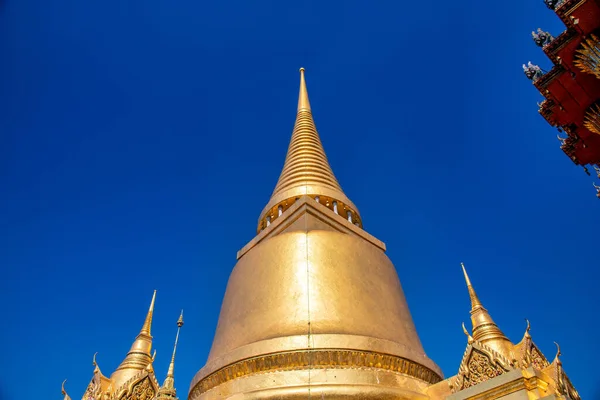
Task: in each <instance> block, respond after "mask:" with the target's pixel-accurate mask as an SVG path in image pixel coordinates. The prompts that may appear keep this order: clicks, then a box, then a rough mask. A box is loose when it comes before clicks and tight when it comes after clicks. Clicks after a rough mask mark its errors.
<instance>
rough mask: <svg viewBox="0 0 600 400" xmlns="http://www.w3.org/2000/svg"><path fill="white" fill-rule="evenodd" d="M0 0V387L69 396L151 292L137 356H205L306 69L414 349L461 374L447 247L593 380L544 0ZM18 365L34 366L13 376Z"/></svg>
mask: <svg viewBox="0 0 600 400" xmlns="http://www.w3.org/2000/svg"><path fill="white" fill-rule="evenodd" d="M382 3H383V2H360V1H350V0H346V1H343V2H342V1H337V2H323V1H303V2H288V1H285V2H282V1H275V0H273V1H252V2H248V1H211V2H206V1H205V2H200V1H192V0H178V1H159V0H143V1H142V0H126V1H124V0H104V1H81V0H63V1H41V0H38V1H35V0H0V187H1V189H0V190H1V196H0V213H1V214H0V221H1V224H0V237H1V239H2V240H1V242H0V243H1V244H0V266H1V267H2V277H1V278H0V304H1V307H2V308H1V312H2V329H0V346H1V348H0V353H1V354H2V355H1V356H0V359H1V361H0V393H1V394H0V396H1V397H2V398H3V399H9V400H12V399H21V400H34V399H39V398H56V399H60V398H61V397H60V384H61V382H62V380H63V379H65V378H68V380H69V381H68V384H67V388H68V390H69V392H70V394H71V396H72V397H73V398H74V399H77V398H80V396H81V395H82V394H83V391H84V389H85V387H86V385H87V384H88V382H89V380H90V378H91V376H92V365H91V360H92V355H93V354H94V353H95V352H98V353H99V354H98V362H99V364H100V367H101V368H102V370H103V371H104V373H105V374H107V375H108V374H110V373H111V372H112V371H113V370H114V368H116V367H117V365H118V364H119V362H120V361H121V360H122V359H123V357H124V356H125V354H126V352H127V350H128V349H129V346H130V344H131V342H132V340H133V338H134V337H135V335H136V334H137V332H138V331H139V329H140V327H141V325H142V322H143V318H144V314H145V312H146V309H147V306H148V303H149V301H150V297H151V295H152V290H153V289H157V290H158V295H157V304H156V313H155V320H154V328H153V334H154V337H155V347H156V348H157V350H158V355H157V359H156V370H157V374H158V377H159V380H160V381H161V382H162V379H163V378H164V374H165V373H166V369H167V364H168V360H169V355H170V352H171V346H172V342H173V340H174V336H175V330H176V326H175V321H176V320H177V317H178V314H179V310H180V309H181V308H183V309H185V316H186V325H185V326H184V328H183V331H182V335H181V340H180V352H179V353H178V360H177V367H176V384H177V387H178V389H179V393H180V396H181V397H182V398H186V395H187V390H188V385H189V382H190V380H191V378H192V376H193V375H194V374H195V372H196V371H197V370H198V369H199V368H200V367H201V366H202V365H203V364H204V361H205V360H206V356H207V354H208V351H209V349H210V346H211V341H212V336H213V333H214V330H215V327H216V322H217V318H218V313H219V309H220V305H221V300H222V298H223V294H224V290H225V286H226V283H227V279H228V276H229V273H230V271H231V270H232V268H233V266H234V264H235V254H236V251H237V250H239V249H240V248H241V247H242V246H243V245H244V244H245V243H246V242H248V241H249V240H251V239H252V238H253V236H254V234H255V227H256V223H257V218H258V216H259V212H260V210H261V209H262V207H263V206H264V205H265V204H266V202H267V201H268V199H269V196H270V193H271V191H272V189H273V187H274V185H275V183H276V181H277V178H278V176H279V172H280V170H281V167H282V164H283V160H284V157H285V152H286V149H287V145H288V141H289V137H290V134H291V131H292V127H293V122H294V118H295V107H296V101H297V91H298V68H299V67H301V66H303V67H305V68H306V71H307V81H308V89H309V93H310V98H311V103H312V106H313V111H314V116H315V120H316V124H317V128H318V129H319V132H320V134H321V138H322V140H323V143H324V146H325V150H326V151H327V154H328V156H329V160H330V162H331V165H332V166H333V170H334V172H335V174H336V175H337V178H338V179H339V181H340V182H341V184H342V186H343V188H344V190H345V192H346V194H347V195H348V196H349V197H350V198H351V199H352V200H353V201H354V203H355V204H356V205H357V206H358V207H359V208H360V210H361V214H362V217H363V221H364V225H365V229H366V230H367V231H368V232H370V233H372V234H374V235H375V236H376V237H378V238H380V239H381V240H383V241H384V242H386V244H387V246H388V249H389V250H388V255H389V256H390V258H391V259H392V260H393V261H394V263H395V265H396V268H397V270H398V273H399V275H400V280H401V281H402V284H403V286H404V289H405V292H406V296H407V299H408V302H409V305H410V306H411V311H412V313H413V317H414V320H415V323H416V325H417V329H418V332H419V334H420V337H421V339H422V341H423V344H424V347H425V349H426V351H427V353H428V355H429V356H430V357H431V358H432V359H433V360H434V361H436V362H437V363H438V364H439V365H440V366H441V367H442V369H443V371H444V373H445V375H446V376H451V375H454V374H456V372H457V368H458V365H459V363H460V360H461V357H462V354H463V351H464V350H465V346H466V339H465V337H464V335H463V333H462V330H461V327H460V325H461V323H462V322H463V321H465V322H467V326H470V324H469V312H468V311H469V299H468V294H467V291H466V288H465V285H464V281H463V277H462V274H461V270H460V262H461V261H463V262H465V263H466V265H467V267H468V269H469V271H470V274H471V278H472V281H473V283H474V285H475V286H476V289H477V290H478V292H479V294H480V297H481V299H482V301H483V302H484V304H485V305H486V306H487V308H488V309H489V310H490V312H491V313H492V315H493V317H494V318H495V319H496V322H498V324H499V325H500V327H501V328H502V329H503V330H504V331H505V333H506V334H507V335H509V337H510V338H511V339H512V340H513V341H519V340H520V339H521V337H522V335H523V332H524V329H525V321H524V319H525V318H529V319H530V320H531V323H532V331H531V333H532V335H533V338H534V340H535V341H536V343H537V344H538V345H539V346H540V348H541V349H542V351H543V352H545V354H546V355H547V356H548V357H549V358H553V357H554V354H555V347H554V344H553V341H557V342H559V343H560V344H561V346H562V350H563V362H564V366H565V368H566V371H567V372H568V373H569V375H570V377H571V378H572V381H573V382H574V384H575V385H576V387H577V388H578V390H579V391H580V393H581V395H582V397H583V398H584V399H586V398H587V399H591V398H593V397H594V396H600V388H598V384H597V383H596V382H594V381H597V377H595V375H596V374H597V360H598V356H599V353H600V345H599V343H598V336H597V332H598V329H599V326H598V321H597V315H598V311H597V307H598V305H599V304H600V290H598V279H599V272H598V267H599V266H600V265H599V264H600V262H599V259H598V226H599V224H600V215H599V213H598V210H599V208H598V207H599V206H600V203H599V201H598V199H597V198H596V197H595V196H594V194H595V193H594V189H593V187H592V181H593V179H592V178H591V177H588V176H586V175H585V174H584V173H583V170H582V169H581V168H580V167H576V166H574V165H573V164H572V162H571V161H570V160H569V159H568V158H567V157H566V156H565V155H564V154H563V153H562V152H561V151H560V149H559V142H558V140H557V139H556V131H555V130H554V129H553V128H551V127H550V126H548V125H547V124H546V122H545V121H544V120H543V119H542V118H541V117H540V116H539V115H538V114H537V107H536V102H538V101H540V100H541V99H542V98H541V96H540V95H539V93H537V92H536V90H535V89H534V88H533V87H532V85H531V84H530V82H529V81H527V79H526V78H525V76H524V75H523V73H522V70H521V64H522V63H524V62H527V61H529V60H531V61H533V62H535V63H539V64H540V65H541V66H542V67H544V68H546V69H548V68H549V67H550V62H549V61H548V60H546V58H545V56H544V55H543V53H542V52H541V50H540V49H538V48H537V47H536V46H535V45H534V44H533V42H532V40H531V39H530V32H531V30H533V29H535V28H537V27H538V26H540V27H543V28H545V29H548V30H550V31H551V32H552V33H553V34H555V35H556V34H558V33H560V32H561V31H562V30H563V27H562V25H561V23H560V21H559V20H558V18H557V17H556V16H555V15H554V14H553V13H552V12H551V11H549V10H548V9H547V8H546V7H545V6H544V4H543V2H542V0H528V1H523V0H506V1H502V2H481V1H466V2H453V1H442V0H438V1H431V2H417V1H412V2H400V1H395V2H391V1H390V2H386V3H387V5H382ZM32 375H33V377H32Z"/></svg>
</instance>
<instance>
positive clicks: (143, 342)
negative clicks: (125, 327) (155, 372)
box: [110, 290, 156, 390]
mask: <svg viewBox="0 0 600 400" xmlns="http://www.w3.org/2000/svg"><path fill="white" fill-rule="evenodd" d="M155 299H156V290H155V291H154V294H153V295H152V301H151V302H150V308H149V309H148V313H147V314H146V319H145V320H144V325H143V326H142V329H141V330H140V333H139V334H138V335H137V337H136V338H135V341H134V342H133V344H132V345H131V349H130V350H129V352H128V353H127V356H125V359H124V360H123V362H122V363H121V365H119V367H118V368H117V369H116V370H115V372H113V374H112V375H111V377H110V379H111V380H112V382H113V387H114V388H115V389H116V390H118V389H119V388H120V387H121V385H122V384H123V383H125V382H127V381H128V380H129V379H131V378H132V377H133V376H135V375H136V374H137V373H138V372H140V371H143V370H144V369H145V368H147V367H148V364H151V363H152V356H151V355H150V351H151V350H152V336H151V335H150V331H151V327H152V315H153V313H154V301H155Z"/></svg>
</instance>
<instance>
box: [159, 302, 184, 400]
mask: <svg viewBox="0 0 600 400" xmlns="http://www.w3.org/2000/svg"><path fill="white" fill-rule="evenodd" d="M182 326H183V310H181V314H180V315H179V319H178V320H177V335H175V345H174V346H173V355H172V356H171V363H170V364H169V370H168V371H167V377H166V378H165V381H164V382H163V385H162V386H161V387H160V389H159V390H158V395H157V396H156V400H177V390H176V389H175V354H176V353H177V343H178V342H179V331H180V330H181V327H182Z"/></svg>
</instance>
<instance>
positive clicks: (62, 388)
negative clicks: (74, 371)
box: [60, 379, 71, 400]
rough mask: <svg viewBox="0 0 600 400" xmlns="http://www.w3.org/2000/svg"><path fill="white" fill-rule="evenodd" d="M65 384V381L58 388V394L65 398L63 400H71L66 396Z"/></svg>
mask: <svg viewBox="0 0 600 400" xmlns="http://www.w3.org/2000/svg"><path fill="white" fill-rule="evenodd" d="M66 382H67V380H66V379H65V380H64V381H63V383H62V385H61V387H60V392H61V393H62V395H63V396H65V398H64V400H71V397H69V395H68V394H67V391H66V390H65V383H66Z"/></svg>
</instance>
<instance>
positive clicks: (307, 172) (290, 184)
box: [258, 68, 362, 232]
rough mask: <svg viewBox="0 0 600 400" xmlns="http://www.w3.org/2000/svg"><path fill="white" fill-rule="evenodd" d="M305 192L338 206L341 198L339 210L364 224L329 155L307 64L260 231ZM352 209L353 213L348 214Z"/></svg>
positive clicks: (260, 222)
mask: <svg viewBox="0 0 600 400" xmlns="http://www.w3.org/2000/svg"><path fill="white" fill-rule="evenodd" d="M304 195H308V196H312V197H313V198H315V197H317V196H319V197H322V198H323V200H325V199H327V200H325V201H322V203H324V204H327V202H329V204H330V205H331V207H334V206H333V205H332V204H333V202H337V212H338V213H339V212H340V211H343V213H342V216H343V217H344V218H349V219H352V222H353V223H357V224H358V225H359V226H362V222H361V219H360V215H359V213H358V210H357V209H356V206H355V205H354V204H353V203H352V202H351V201H350V199H349V198H348V197H347V196H346V195H345V194H344V192H343V190H342V188H341V186H340V184H339V183H338V181H337V179H336V177H335V175H334V174H333V170H332V169H331V166H330V165H329V161H328V160H327V156H326V155H325V150H324V149H323V144H322V143H321V139H320V137H319V134H318V132H317V127H316V126H315V121H314V119H313V116H312V111H311V107H310V101H309V100H308V90H307V89H306V79H305V76H304V68H300V91H299V93H298V112H297V115H296V123H295V124H294V130H293V131H292V138H291V140H290V144H289V147H288V152H287V156H286V158H285V163H284V165H283V170H282V171H281V175H280V176H279V180H278V181H277V185H275V190H273V194H272V195H271V199H270V200H269V203H268V204H267V205H266V206H265V208H264V209H263V211H262V212H261V215H260V218H259V222H258V231H259V232H260V230H261V229H263V228H265V227H266V226H268V225H269V224H270V222H272V221H273V220H274V219H276V218H277V217H278V216H279V212H278V210H279V207H281V211H282V212H283V211H285V209H286V208H287V207H289V206H291V205H292V204H293V203H294V201H295V200H296V199H297V198H299V197H301V196H304ZM331 207H330V208H331ZM348 212H350V216H348V215H347V213H348ZM267 221H268V222H267Z"/></svg>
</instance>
